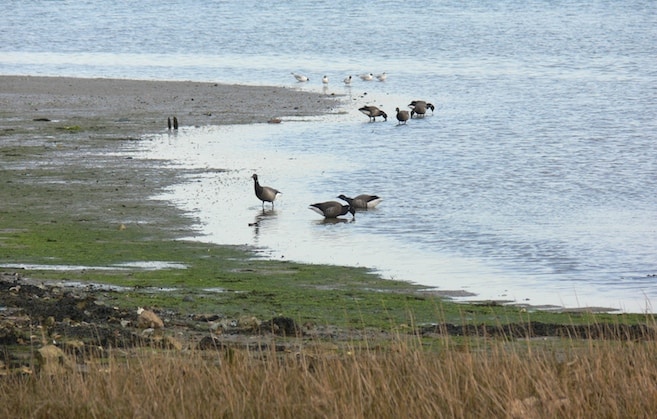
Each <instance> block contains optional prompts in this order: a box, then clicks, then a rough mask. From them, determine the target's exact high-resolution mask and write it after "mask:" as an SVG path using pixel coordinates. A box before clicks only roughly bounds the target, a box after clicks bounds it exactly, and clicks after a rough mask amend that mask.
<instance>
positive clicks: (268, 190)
mask: <svg viewBox="0 0 657 419" xmlns="http://www.w3.org/2000/svg"><path fill="white" fill-rule="evenodd" d="M292 75H293V76H294V78H295V79H296V80H297V81H298V82H300V83H305V82H307V81H310V78H309V77H307V76H305V75H303V74H297V73H294V72H293V73H292ZM358 77H360V79H361V80H363V81H372V80H374V79H376V80H379V81H385V80H386V78H387V77H388V76H387V74H386V73H385V72H383V73H381V74H379V75H377V76H375V75H373V74H372V73H366V74H361V75H359V76H358ZM352 79H353V76H347V77H345V78H344V80H343V82H344V84H345V85H350V84H351V81H352ZM328 82H329V78H328V76H324V77H322V83H323V84H328ZM408 107H409V108H410V109H411V110H410V112H409V111H407V110H400V109H399V108H396V112H397V120H398V121H399V124H405V123H406V121H408V120H409V119H412V118H413V117H414V116H416V115H417V117H418V118H422V117H424V115H425V114H426V113H427V110H428V109H431V112H432V113H433V111H434V109H435V107H434V105H432V104H431V103H429V102H427V101H425V100H413V101H412V102H411V103H409V104H408ZM358 110H359V111H361V112H362V113H363V114H365V115H367V116H368V117H369V118H370V122H374V121H376V118H377V117H379V116H380V117H382V118H383V120H384V121H387V120H388V114H386V113H385V112H384V111H383V110H382V109H379V108H378V107H376V106H363V107H361V108H359V109H358ZM251 178H252V179H253V187H254V189H255V195H256V197H257V198H258V199H259V200H260V201H262V209H263V210H264V209H265V202H269V203H271V207H272V209H273V208H274V201H275V200H276V198H277V197H278V195H279V194H281V191H279V190H278V189H275V188H272V187H270V186H262V185H261V184H260V182H259V181H258V175H257V174H253V176H251ZM337 198H338V199H340V200H342V201H344V202H345V203H346V204H343V203H341V202H338V201H326V202H317V203H314V204H310V207H309V208H310V209H311V210H313V211H315V212H317V213H318V214H320V215H322V216H323V217H324V218H338V217H340V216H342V215H347V214H348V213H350V214H351V215H352V217H353V218H355V217H356V211H357V210H368V209H372V208H375V207H376V206H377V205H379V203H381V201H382V199H381V198H380V197H379V196H377V195H369V194H361V195H358V196H356V197H354V198H349V197H348V196H345V195H339V196H338V197H337Z"/></svg>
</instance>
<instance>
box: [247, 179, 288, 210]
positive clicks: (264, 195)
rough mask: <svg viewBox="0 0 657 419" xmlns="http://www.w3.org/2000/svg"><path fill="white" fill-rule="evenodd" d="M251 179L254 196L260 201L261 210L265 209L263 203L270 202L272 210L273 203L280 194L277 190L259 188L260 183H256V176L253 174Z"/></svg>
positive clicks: (266, 187) (267, 187) (265, 187)
mask: <svg viewBox="0 0 657 419" xmlns="http://www.w3.org/2000/svg"><path fill="white" fill-rule="evenodd" d="M251 178H252V179H253V187H254V189H255V194H256V196H257V197H258V199H259V200H261V201H262V209H263V210H264V209H265V202H271V208H272V209H274V201H275V200H276V197H277V196H278V194H280V193H281V192H280V191H279V190H278V189H274V188H270V187H269V186H261V185H260V182H258V175H256V174H255V173H254V174H253V176H251Z"/></svg>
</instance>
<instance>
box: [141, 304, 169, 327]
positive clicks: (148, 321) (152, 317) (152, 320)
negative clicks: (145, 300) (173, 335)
mask: <svg viewBox="0 0 657 419" xmlns="http://www.w3.org/2000/svg"><path fill="white" fill-rule="evenodd" d="M137 314H138V315H139V317H138V318H137V327H139V328H140V329H148V328H152V329H161V328H163V327H164V322H163V321H162V319H160V318H159V317H158V315H157V314H155V313H154V312H152V311H151V310H144V309H143V308H141V307H140V308H139V309H138V310H137Z"/></svg>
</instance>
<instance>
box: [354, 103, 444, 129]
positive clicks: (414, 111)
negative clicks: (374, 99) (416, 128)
mask: <svg viewBox="0 0 657 419" xmlns="http://www.w3.org/2000/svg"><path fill="white" fill-rule="evenodd" d="M408 107H409V108H411V111H410V112H409V111H407V110H400V109H399V108H396V109H395V111H396V112H397V121H399V122H398V123H399V124H405V123H406V121H408V120H409V119H411V118H413V116H415V115H417V118H424V115H425V114H426V113H427V109H431V113H433V111H434V109H436V107H435V106H433V105H432V104H431V103H429V102H427V101H426V100H414V101H412V102H411V103H409V104H408ZM358 110H359V111H361V112H362V113H363V114H365V115H367V116H368V117H369V118H370V122H374V121H376V117H377V116H380V117H381V118H383V120H384V121H387V120H388V114H387V113H385V112H384V111H383V110H381V109H379V108H377V107H376V106H363V107H362V108H359V109H358Z"/></svg>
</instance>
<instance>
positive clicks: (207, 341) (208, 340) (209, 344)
mask: <svg viewBox="0 0 657 419" xmlns="http://www.w3.org/2000/svg"><path fill="white" fill-rule="evenodd" d="M197 348H198V349H199V350H201V351H205V350H208V349H215V350H218V351H219V350H227V349H228V347H227V346H226V345H225V344H224V343H223V342H221V341H220V340H219V339H218V338H216V337H214V336H206V337H204V338H203V339H201V340H200V341H199V343H198V346H197Z"/></svg>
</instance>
